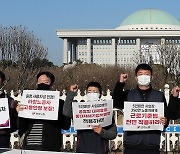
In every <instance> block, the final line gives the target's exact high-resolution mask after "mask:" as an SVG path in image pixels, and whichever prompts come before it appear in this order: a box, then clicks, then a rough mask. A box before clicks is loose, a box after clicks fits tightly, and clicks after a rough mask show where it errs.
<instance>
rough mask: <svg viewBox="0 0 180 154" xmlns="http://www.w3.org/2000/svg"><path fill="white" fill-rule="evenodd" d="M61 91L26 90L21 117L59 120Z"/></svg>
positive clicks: (23, 96) (20, 112)
mask: <svg viewBox="0 0 180 154" xmlns="http://www.w3.org/2000/svg"><path fill="white" fill-rule="evenodd" d="M59 94H60V93H59V91H50V90H24V91H23V95H22V102H21V103H22V104H24V110H23V111H19V115H18V116H19V117H24V118H30V119H46V120H57V119H58V110H59Z"/></svg>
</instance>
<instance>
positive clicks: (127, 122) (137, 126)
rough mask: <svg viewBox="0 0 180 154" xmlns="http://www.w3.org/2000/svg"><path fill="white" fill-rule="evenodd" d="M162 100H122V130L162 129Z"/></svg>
mask: <svg viewBox="0 0 180 154" xmlns="http://www.w3.org/2000/svg"><path fill="white" fill-rule="evenodd" d="M163 116H164V103H163V102H124V120H123V130H124V131H144V130H161V131H162V130H163V125H162V124H161V120H160V117H163Z"/></svg>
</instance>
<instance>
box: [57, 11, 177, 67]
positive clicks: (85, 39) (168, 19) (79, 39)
mask: <svg viewBox="0 0 180 154" xmlns="http://www.w3.org/2000/svg"><path fill="white" fill-rule="evenodd" d="M56 32H57V36H58V37H59V38H61V39H62V40H63V46H64V51H63V63H64V64H69V63H72V62H74V61H77V60H80V61H82V62H85V63H96V64H99V65H119V66H122V67H131V66H133V65H134V64H135V62H134V60H135V59H136V55H137V54H138V53H139V52H144V53H146V52H147V51H151V52H154V53H155V52H156V50H157V46H159V45H162V44H165V43H167V44H168V43H170V44H180V22H179V21H178V20H177V19H175V18H174V17H173V16H172V15H170V14H169V13H167V12H165V11H162V10H157V9H144V10H140V11H137V12H134V13H132V14H130V15H129V16H128V17H127V18H125V19H124V20H123V21H122V22H121V24H120V25H119V26H118V27H117V28H115V29H87V30H63V29H60V30H57V31H56Z"/></svg>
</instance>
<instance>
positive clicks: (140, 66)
mask: <svg viewBox="0 0 180 154" xmlns="http://www.w3.org/2000/svg"><path fill="white" fill-rule="evenodd" d="M141 69H142V70H149V71H150V72H151V75H152V74H153V70H152V68H151V66H150V65H148V64H146V63H142V64H139V65H138V66H137V67H136V69H135V75H137V72H138V71H139V70H141Z"/></svg>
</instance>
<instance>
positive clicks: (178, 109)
mask: <svg viewBox="0 0 180 154" xmlns="http://www.w3.org/2000/svg"><path fill="white" fill-rule="evenodd" d="M179 92H180V87H178V86H176V87H174V88H173V89H172V95H171V97H170V100H169V104H168V116H169V118H170V119H173V120H175V119H178V118H180V98H178V97H179Z"/></svg>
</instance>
